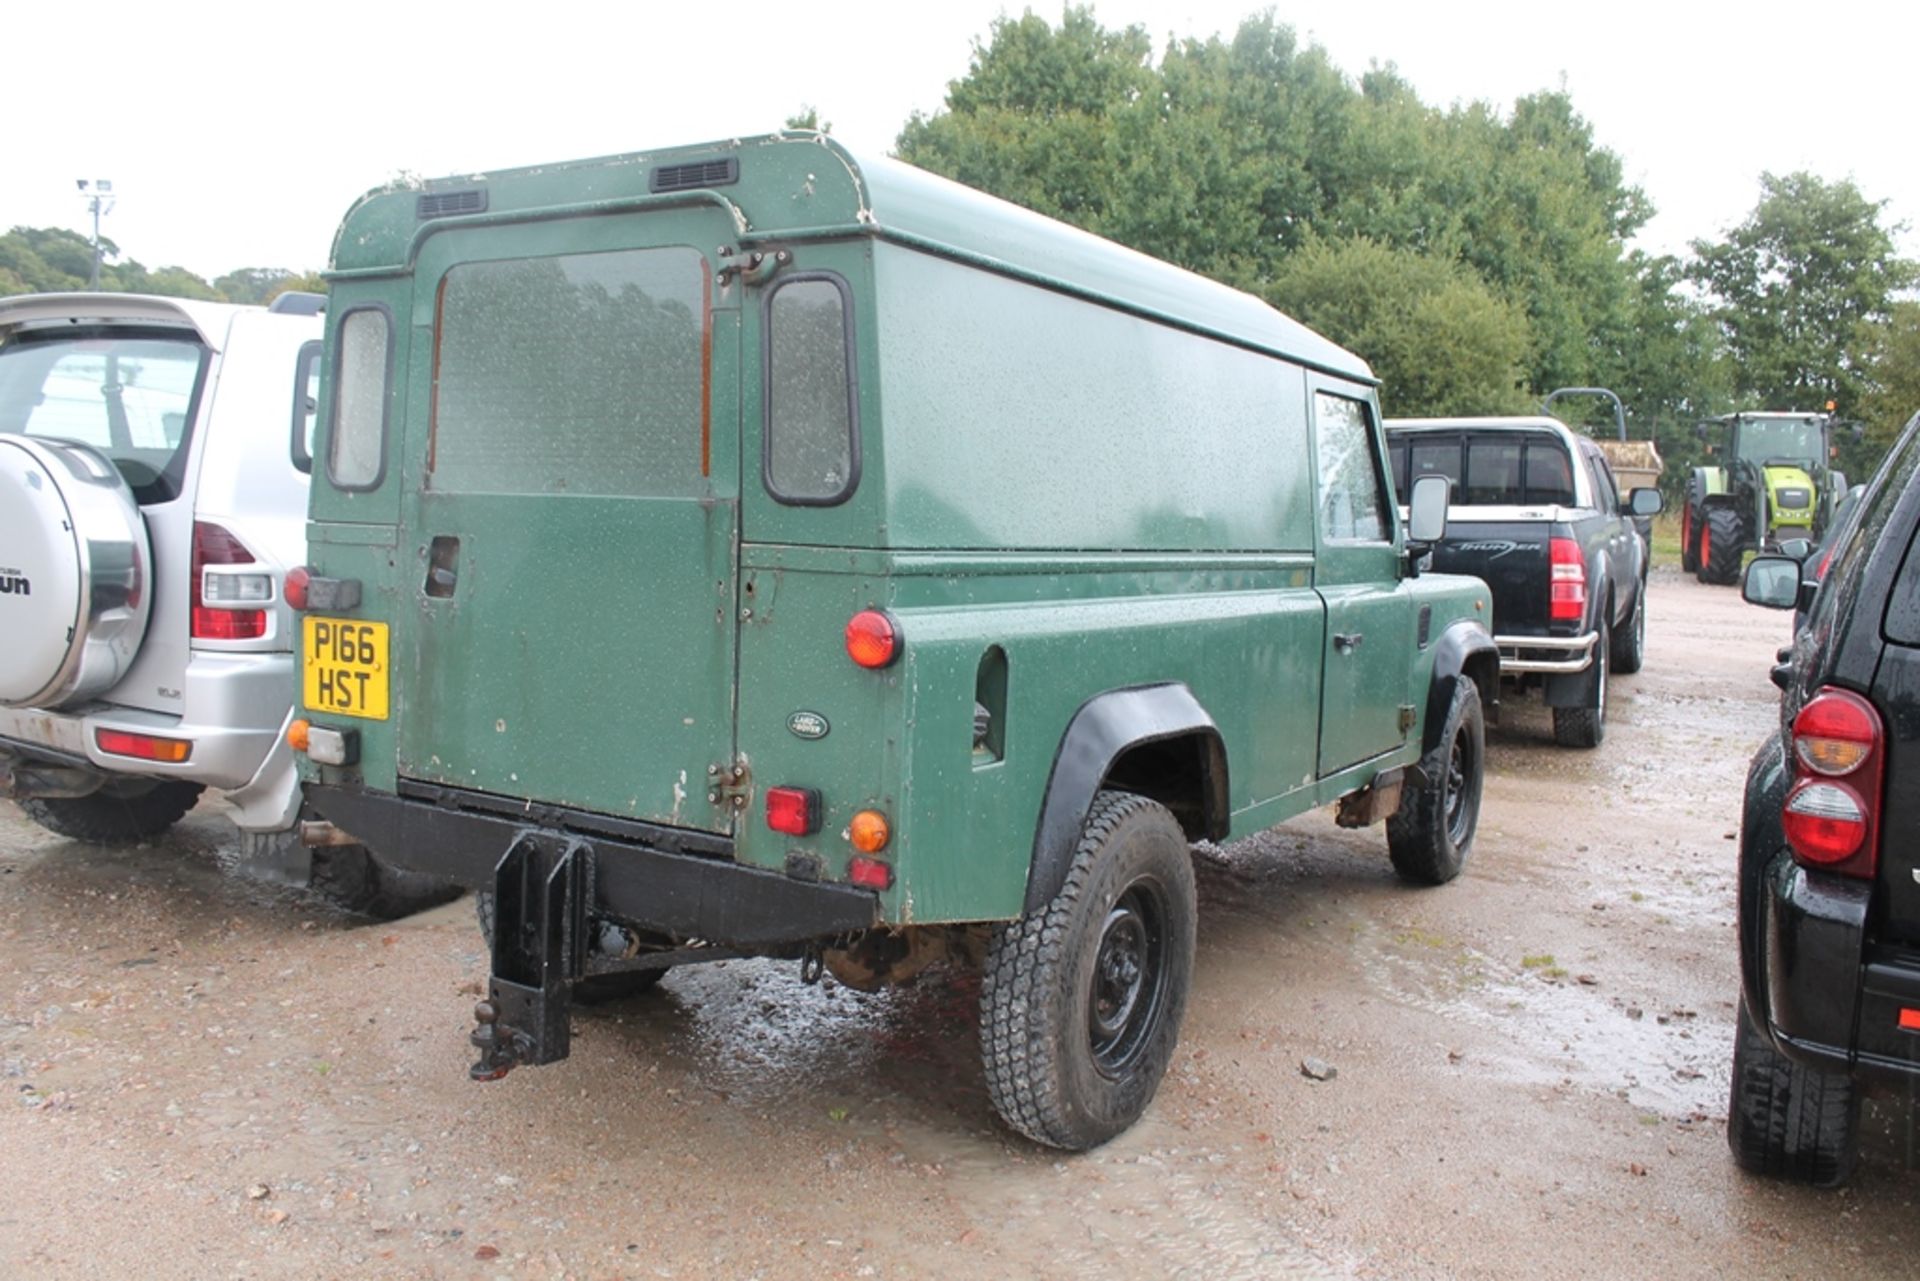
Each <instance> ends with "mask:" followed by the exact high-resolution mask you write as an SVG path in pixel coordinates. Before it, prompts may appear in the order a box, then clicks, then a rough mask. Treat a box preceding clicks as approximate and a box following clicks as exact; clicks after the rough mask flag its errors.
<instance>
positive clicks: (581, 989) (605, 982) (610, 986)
mask: <svg viewBox="0 0 1920 1281" xmlns="http://www.w3.org/2000/svg"><path fill="white" fill-rule="evenodd" d="M473 914H474V916H475V917H476V918H477V919H478V920H479V922H480V934H481V936H482V937H484V938H485V939H486V940H487V946H488V947H492V946H493V895H492V894H490V893H488V892H487V891H486V890H481V891H480V892H479V893H477V894H475V895H474V896H473ZM603 928H604V929H611V928H612V927H603ZM622 941H624V939H623V940H622ZM594 943H595V946H596V947H597V946H599V945H600V943H601V939H600V938H598V937H596V938H595V940H594ZM670 968H672V967H671V966H663V967H661V968H660V969H657V970H629V971H627V972H626V973H625V974H590V975H588V976H587V977H586V978H583V979H580V980H578V981H576V982H575V983H574V985H573V999H574V1000H575V1001H577V1002H579V1003H580V1004H581V1005H606V1004H608V1003H610V1002H613V1001H624V1000H626V999H627V998H628V997H630V996H639V995H640V994H641V993H642V992H651V991H652V990H653V989H654V988H656V987H658V986H660V980H661V979H663V978H665V977H667V970H668V969H670Z"/></svg>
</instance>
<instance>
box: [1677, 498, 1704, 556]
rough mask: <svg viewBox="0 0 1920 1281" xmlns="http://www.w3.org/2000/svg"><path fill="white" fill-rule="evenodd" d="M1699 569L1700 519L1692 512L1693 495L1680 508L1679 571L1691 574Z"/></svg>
mask: <svg viewBox="0 0 1920 1281" xmlns="http://www.w3.org/2000/svg"><path fill="white" fill-rule="evenodd" d="M1699 569H1700V520H1699V518H1698V517H1697V516H1696V515H1695V513H1694V508H1693V495H1692V494H1688V495H1687V505H1686V506H1685V507H1682V508H1681V509H1680V572H1681V573H1683V574H1693V573H1697V572H1699Z"/></svg>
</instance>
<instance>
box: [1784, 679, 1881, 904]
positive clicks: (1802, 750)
mask: <svg viewBox="0 0 1920 1281" xmlns="http://www.w3.org/2000/svg"><path fill="white" fill-rule="evenodd" d="M1792 754H1793V772H1794V777H1793V785H1792V786H1791V787H1789V788H1788V789H1787V799H1786V804H1785V807H1784V809H1783V811H1782V813H1781V815H1780V824H1781V827H1782V828H1783V829H1784V830H1785V832H1786V836H1787V845H1788V846H1789V847H1790V848H1791V849H1792V850H1793V857H1794V858H1795V859H1796V860H1797V861H1798V862H1799V863H1801V864H1802V865H1803V866H1806V867H1817V868H1821V869H1824V870H1826V871H1829V872H1837V873H1839V874H1840V875H1842V876H1856V877H1860V878H1863V879H1871V878H1872V877H1873V874H1874V871H1875V868H1876V866H1877V864H1878V862H1879V850H1880V784H1881V775H1882V773H1883V766H1884V763H1885V736H1884V734H1883V733H1882V730H1881V725H1880V713H1879V712H1877V711H1875V710H1874V708H1873V704H1872V703H1869V702H1868V701H1867V700H1866V699H1864V698H1862V697H1860V695H1858V694H1856V693H1854V692H1853V691H1852V690H1846V689H1835V688H1834V687H1833V686H1831V685H1830V686H1828V687H1826V688H1825V689H1823V690H1821V691H1820V692H1819V693H1818V694H1816V695H1815V696H1814V697H1813V698H1812V699H1811V700H1809V701H1808V703H1807V705H1806V706H1805V707H1802V708H1801V709H1800V714H1799V715H1798V716H1796V717H1794V718H1793V741H1792Z"/></svg>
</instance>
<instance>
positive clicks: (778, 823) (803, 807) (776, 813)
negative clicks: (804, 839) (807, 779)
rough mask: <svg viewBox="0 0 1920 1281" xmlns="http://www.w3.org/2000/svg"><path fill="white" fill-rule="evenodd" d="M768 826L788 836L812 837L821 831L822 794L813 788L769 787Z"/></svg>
mask: <svg viewBox="0 0 1920 1281" xmlns="http://www.w3.org/2000/svg"><path fill="white" fill-rule="evenodd" d="M767 826H768V827H770V828H772V829H773V830H774V831H776V832H785V833H786V834H787V835H788V836H812V835H813V834H814V833H815V832H817V831H819V830H820V793H819V792H817V791H815V790H814V789H813V788H811V787H769V788H768V789H767Z"/></svg>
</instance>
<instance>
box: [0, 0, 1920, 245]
mask: <svg viewBox="0 0 1920 1281" xmlns="http://www.w3.org/2000/svg"><path fill="white" fill-rule="evenodd" d="M1024 8H1025V6H1021V5H1013V6H1009V5H1005V4H1002V3H999V0H934V2H933V3H929V4H926V5H924V6H921V5H918V4H915V3H912V2H911V0H907V2H904V3H871V2H869V0H850V2H847V3H835V2H834V0H826V3H821V4H814V5H806V4H796V3H791V2H789V3H786V4H782V5H778V6H774V5H767V4H763V3H761V0H737V2H736V3H730V4H706V5H700V4H687V5H675V6H673V7H671V8H657V7H656V6H654V5H651V4H648V3H646V2H645V0H641V2H640V3H626V4H617V5H616V4H591V3H575V2H573V0H545V2H544V3H536V4H516V5H513V6H506V5H496V4H492V3H487V0H469V2H468V3H464V4H455V3H444V2H443V3H439V4H426V3H417V2H416V0H384V2H383V3H366V2H364V0H326V2H325V3H321V4H312V5H304V6H300V7H298V8H295V7H294V6H290V5H282V4H276V3H270V2H269V3H258V2H255V3H247V4H213V3H194V2H193V0H185V2H183V3H179V4H173V5H158V4H154V3H151V0H145V2H142V3H118V2H114V3H101V2H99V0H95V2H94V3H84V4H75V5H72V6H68V5H60V4H51V3H46V2H45V0H18V2H17V3H15V4H13V5H11V6H9V11H8V13H7V15H6V17H5V18H4V19H0V31H4V33H5V36H6V45H7V49H8V57H7V59H6V64H7V69H6V72H5V79H4V81H0V83H4V85H5V92H6V95H7V98H8V100H9V101H10V102H11V103H12V107H11V109H10V110H9V111H8V113H7V119H6V122H5V125H4V126H3V127H0V227H7V226H15V225H22V224H24V225H27V226H36V227H37V226H66V227H71V228H73V229H75V230H78V231H85V230H86V229H87V218H86V212H85V208H84V206H83V203H82V200H81V198H80V196H79V194H78V193H77V192H76V190H75V186H74V181H75V179H78V178H90V179H91V178H106V179H109V180H111V181H112V182H113V184H114V188H115V191H116V193H117V200H118V203H117V205H116V207H115V208H114V209H113V211H112V213H110V214H109V215H108V216H107V217H106V219H105V220H104V222H103V224H102V230H103V232H104V234H106V235H107V236H109V237H111V238H112V239H113V240H114V241H115V242H116V243H117V244H119V246H120V247H121V249H122V251H123V252H124V253H125V254H126V255H128V256H131V257H133V258H137V259H138V260H140V261H141V262H143V263H145V264H146V265H147V266H149V267H159V266H165V265H172V264H178V265H181V266H185V267H187V268H189V269H191V270H193V271H195V272H198V273H199V274H201V275H203V276H206V277H207V278H209V279H211V278H213V277H215V276H217V275H220V274H223V273H225V272H227V271H230V270H232V269H234V268H237V267H289V268H293V269H295V270H308V269H316V268H320V267H323V266H324V265H325V263H326V258H327V253H328V250H329V246H330V244H331V240H332V234H333V229H334V227H335V226H336V225H337V224H338V222H339V220H340V216H341V215H342V214H343V213H344V212H345V211H346V208H347V206H348V205H349V204H350V203H351V202H352V201H353V200H354V198H355V197H356V196H358V195H359V194H360V193H361V192H363V191H365V190H366V189H368V188H369V187H373V186H376V185H378V184H380V183H382V182H384V181H386V180H387V179H388V178H390V177H391V176H392V175H394V174H395V173H397V172H400V171H411V172H414V173H418V174H421V175H423V176H429V177H432V176H439V175H442V174H449V173H460V172H472V171H477V170H484V169H497V168H504V167H509V166H514V165H522V164H534V163H539V162H542V161H549V160H567V159H574V158H578V157H583V156H593V155H603V154H608V153H614V152H622V151H637V150H645V149H647V148H650V147H657V146H666V145H672V144H677V143H687V142H701V141H707V140H710V139H715V138H724V137H731V136H736V135H740V134H747V133H758V132H764V131H766V130H769V129H774V128H778V127H779V126H780V124H781V122H782V121H783V120H784V119H785V118H786V116H788V115H789V114H791V113H793V112H795V111H797V110H798V109H799V108H800V107H802V106H803V105H808V104H810V105H812V106H814V107H817V108H818V109H819V111H820V113H821V117H822V119H824V120H828V121H831V122H832V124H833V130H834V133H835V135H836V136H837V137H839V138H841V139H843V140H844V141H846V142H847V143H849V144H850V145H852V146H854V147H855V148H857V149H862V150H868V151H883V150H886V149H888V148H889V147H890V146H891V145H892V142H893V139H894V137H895V136H896V135H897V133H898V132H899V129H900V126H901V125H902V123H904V122H905V121H906V119H907V117H908V116H909V115H910V114H911V113H912V112H914V111H916V110H918V111H923V112H928V113H931V112H933V111H936V110H937V109H939V107H940V105H941V103H942V101H943V99H944V96H945V92H946V85H947V82H948V81H949V80H951V79H954V78H956V77H959V76H962V75H964V74H965V73H966V69H967V62H968V58H969V56H970V53H971V51H972V42H973V41H974V40H975V39H976V38H980V39H984V38H985V37H986V35H987V33H988V30H989V28H990V26H991V24H992V22H993V20H994V18H995V17H996V16H998V15H1000V14H1001V13H1003V12H1009V11H1010V12H1012V13H1015V14H1018V13H1020V12H1023V11H1024ZM1256 8H1257V6H1256V5H1254V4H1253V3H1251V2H1249V0H1240V2H1235V0H1104V2H1103V3H1100V4H1097V5H1096V6H1095V13H1096V15H1097V17H1098V18H1099V19H1100V21H1101V22H1102V23H1103V24H1104V25H1106V26H1109V27H1117V26H1124V25H1127V24H1129V23H1135V22H1137V23H1140V24H1142V25H1144V26H1145V27H1146V28H1147V29H1148V31H1149V32H1150V33H1151V34H1152V35H1153V37H1154V40H1155V44H1156V47H1163V46H1164V44H1165V41H1166V38H1167V37H1168V36H1169V35H1178V36H1187V35H1200V36H1206V35H1211V34H1214V33H1216V32H1231V31H1232V30H1233V29H1235V28H1236V27H1237V26H1238V25H1239V22H1240V20H1241V18H1243V17H1245V16H1246V15H1247V14H1248V13H1250V12H1254V11H1255V10H1256ZM1034 10H1035V12H1037V13H1041V14H1043V15H1045V16H1047V17H1048V18H1049V19H1052V20H1055V21H1057V19H1058V16H1059V13H1060V9H1059V6H1058V5H1053V4H1041V5H1037V6H1034ZM1275 13H1276V15H1277V17H1278V18H1279V19H1280V20H1281V21H1282V22H1286V23H1290V24H1291V25H1292V26H1294V28H1295V29H1296V30H1298V31H1299V32H1300V34H1301V35H1302V37H1303V38H1305V39H1311V40H1314V41H1317V42H1318V43H1320V44H1322V45H1324V46H1325V47H1326V48H1327V49H1328V50H1329V52H1330V53H1331V54H1332V56H1333V59H1334V61H1335V62H1336V63H1337V64H1338V65H1339V66H1340V67H1342V68H1343V69H1344V70H1345V71H1346V72H1347V73H1348V74H1349V76H1353V77H1357V76H1358V75H1359V73H1360V72H1362V71H1364V70H1365V69H1366V68H1367V66H1368V65H1369V64H1371V63H1373V62H1380V63H1388V62H1391V63H1394V64H1397V65H1398V67H1399V69H1400V71H1401V73H1402V74H1403V75H1404V76H1405V77H1406V78H1407V79H1408V80H1410V81H1411V82H1412V83H1413V85H1414V86H1415V88H1416V89H1417V90H1418V91H1419V93H1420V95H1421V96H1422V97H1423V98H1424V99H1426V100H1427V101H1428V102H1431V103H1437V104H1445V103H1451V102H1454V101H1456V100H1472V99H1485V100H1487V101H1491V102H1494V103H1496V104H1500V105H1502V106H1510V105H1511V103H1512V102H1513V100H1514V98H1516V97H1518V96H1520V95H1523V94H1526V93H1529V92H1532V91H1534V90H1536V89H1541V88H1552V87H1556V86H1559V85H1561V84H1562V83H1564V84H1565V86H1566V87H1567V89H1568V90H1569V91H1570V92H1571V93H1572V95H1573V101H1574V105H1575V107H1576V109H1577V110H1579V111H1580V113H1581V114H1582V115H1584V116H1585V117H1586V118H1587V119H1588V120H1589V121H1590V122H1592V124H1593V127H1594V130H1595V133H1596V135H1597V137H1598V139H1599V141H1600V142H1601V144H1602V145H1604V146H1607V147H1610V148H1612V149H1613V150H1614V151H1616V152H1617V153H1619V155H1620V156H1621V158H1622V160H1623V161H1624V162H1625V165H1626V173H1627V177H1628V179H1629V181H1632V182H1636V183H1638V184H1639V185H1640V186H1641V187H1643V188H1644V189H1645V190H1646V192H1647V194H1648V195H1649V196H1650V197H1651V198H1652V200H1653V202H1654V205H1655V206H1656V207H1657V209H1658V210H1659V214H1658V216H1657V218H1656V219H1655V221H1654V222H1653V223H1652V224H1651V225H1650V226H1649V227H1648V229H1647V231H1646V232H1645V233H1644V234H1643V235H1642V237H1641V241H1640V243H1641V244H1642V245H1643V246H1644V247H1646V248H1649V249H1653V250H1656V251H1662V252H1681V251H1684V249H1685V247H1686V244H1687V242H1688V241H1689V240H1691V239H1693V238H1695V237H1712V236H1717V235H1718V234H1720V233H1721V232H1723V231H1724V230H1725V229H1726V228H1728V227H1729V226H1731V225H1732V224H1734V223H1736V222H1738V221H1739V220H1740V218H1741V217H1742V216H1743V215H1744V214H1745V213H1746V212H1747V210H1749V209H1750V208H1752V206H1753V204H1754V202H1755V200H1756V199H1757V197H1758V180H1759V175H1760V173H1761V172H1762V171H1763V170H1771V171H1774V172H1783V173H1784V172H1789V171H1792V170H1796V169H1808V170H1812V171H1813V172H1815V173H1817V174H1819V175H1821V176H1822V177H1825V178H1828V179H1837V178H1843V177H1851V178H1852V179H1853V180H1854V181H1855V182H1856V183H1857V184H1858V185H1859V187H1860V189H1861V190H1862V192H1864V193H1865V194H1866V195H1867V196H1868V197H1869V198H1870V199H1876V200H1886V201H1888V202H1889V203H1888V215H1889V217H1890V218H1891V219H1895V220H1898V221H1901V222H1905V223H1908V224H1910V227H1909V230H1908V232H1907V233H1906V234H1905V235H1904V236H1903V237H1902V244H1903V247H1904V249H1905V251H1906V252H1908V253H1909V254H1920V234H1916V231H1915V229H1916V228H1920V164H1916V156H1915V148H1914V145H1913V143H1912V140H1911V139H1912V134H1911V132H1910V128H1911V126H1910V120H1911V118H1912V115H1913V103H1912V98H1911V95H1912V89H1911V88H1910V85H1909V76H1910V74H1911V72H1910V64H1911V60H1912V58H1913V56H1914V51H1915V48H1916V41H1915V37H1916V35H1920V5H1914V4H1911V3H1907V2H1905V0H1895V2H1893V3H1888V2H1886V0H1881V2H1879V3H1863V2H1861V0H1827V2H1826V3H1823V4H1816V5H1808V4H1805V3H1800V4H1796V5H1793V6H1791V7H1789V6H1786V5H1780V4H1773V3H1766V2H1756V3H1738V4H1735V3H1728V4H1699V3H1688V2H1687V0H1678V2H1676V0H1668V2H1667V3H1657V4H1656V3H1642V2H1640V0H1620V2H1618V3H1613V4H1606V5H1597V4H1584V5H1571V4H1569V5H1553V4H1543V3H1539V2H1538V0H1534V2H1533V3H1505V2H1501V3H1473V2H1472V0H1460V2H1458V3H1453V4H1443V3H1434V2H1433V0H1372V2H1370V0H1299V2H1297V3H1283V4H1279V5H1277V6H1275Z"/></svg>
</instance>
